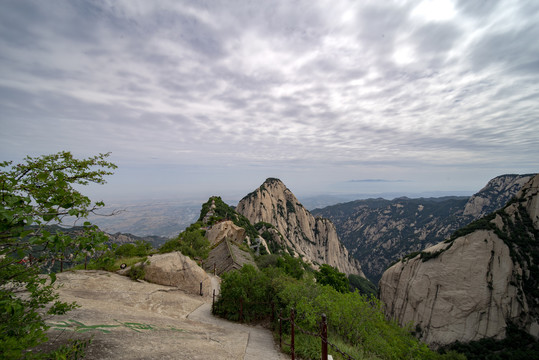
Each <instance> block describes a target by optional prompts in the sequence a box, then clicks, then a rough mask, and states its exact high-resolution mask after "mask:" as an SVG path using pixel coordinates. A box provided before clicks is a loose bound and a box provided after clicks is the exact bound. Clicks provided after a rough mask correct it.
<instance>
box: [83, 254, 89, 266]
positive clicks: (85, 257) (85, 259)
mask: <svg viewBox="0 0 539 360" xmlns="http://www.w3.org/2000/svg"><path fill="white" fill-rule="evenodd" d="M87 263H88V254H86V255H84V270H86V264H87Z"/></svg>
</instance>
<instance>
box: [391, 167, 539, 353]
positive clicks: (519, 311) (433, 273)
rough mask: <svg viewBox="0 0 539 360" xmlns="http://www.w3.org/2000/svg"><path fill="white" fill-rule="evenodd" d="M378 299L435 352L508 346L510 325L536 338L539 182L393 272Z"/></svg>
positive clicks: (399, 264)
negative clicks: (495, 343) (465, 345)
mask: <svg viewBox="0 0 539 360" xmlns="http://www.w3.org/2000/svg"><path fill="white" fill-rule="evenodd" d="M380 299H381V300H382V302H384V303H385V304H386V314H387V316H388V317H390V318H394V319H395V320H397V321H398V322H399V323H400V324H401V325H402V324H405V323H409V322H411V323H412V324H413V326H415V328H416V332H417V335H418V336H419V337H420V338H421V339H422V340H424V341H426V342H427V343H429V344H431V345H433V346H444V345H448V344H451V343H453V342H455V341H460V342H469V341H476V340H480V339H483V338H493V339H503V338H505V336H506V331H507V328H508V327H510V326H512V325H516V326H517V327H518V328H520V329H522V330H524V331H526V332H527V333H528V334H530V335H532V336H533V337H535V339H539V175H536V176H534V177H533V178H532V179H531V180H530V181H528V182H527V183H526V184H525V185H524V186H523V187H522V188H521V189H520V190H519V192H518V194H517V196H516V197H514V198H513V200H511V201H509V202H508V203H507V204H506V205H505V206H504V207H503V208H502V209H500V210H497V211H495V212H492V213H490V214H488V215H486V216H484V217H482V218H480V219H479V220H476V221H474V222H472V223H471V224H469V225H468V226H466V227H464V228H462V229H459V230H458V231H457V232H455V234H454V235H453V236H452V237H451V238H449V239H447V240H445V241H443V242H440V243H438V244H436V245H434V246H431V247H429V248H427V249H424V250H423V251H421V252H420V253H416V254H410V255H409V256H408V257H406V258H404V259H402V260H401V261H399V262H397V263H396V264H394V265H393V266H391V267H390V268H389V269H388V270H386V271H385V272H384V274H383V276H382V279H381V280H380Z"/></svg>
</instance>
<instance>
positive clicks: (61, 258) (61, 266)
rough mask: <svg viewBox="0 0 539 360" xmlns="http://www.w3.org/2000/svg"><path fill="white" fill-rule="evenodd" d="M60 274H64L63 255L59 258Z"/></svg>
mask: <svg viewBox="0 0 539 360" xmlns="http://www.w3.org/2000/svg"><path fill="white" fill-rule="evenodd" d="M60 272H64V255H61V256H60Z"/></svg>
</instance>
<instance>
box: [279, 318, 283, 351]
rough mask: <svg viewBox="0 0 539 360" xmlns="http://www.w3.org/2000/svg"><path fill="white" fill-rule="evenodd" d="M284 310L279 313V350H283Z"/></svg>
mask: <svg viewBox="0 0 539 360" xmlns="http://www.w3.org/2000/svg"><path fill="white" fill-rule="evenodd" d="M282 318H283V310H282V309H281V311H279V349H281V350H283V320H282Z"/></svg>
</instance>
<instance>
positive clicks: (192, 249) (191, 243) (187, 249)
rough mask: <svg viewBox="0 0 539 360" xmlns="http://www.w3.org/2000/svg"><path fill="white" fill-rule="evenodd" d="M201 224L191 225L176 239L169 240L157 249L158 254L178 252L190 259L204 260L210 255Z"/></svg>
mask: <svg viewBox="0 0 539 360" xmlns="http://www.w3.org/2000/svg"><path fill="white" fill-rule="evenodd" d="M200 227H201V223H200V222H196V223H194V224H191V226H189V227H188V228H187V229H185V231H183V232H182V233H181V234H180V235H178V237H177V238H174V239H170V240H168V241H167V242H166V243H164V244H163V245H161V247H160V248H159V253H161V254H164V253H167V252H172V251H180V252H181V253H182V254H183V255H185V256H189V257H190V258H191V259H194V258H201V259H206V258H207V257H208V255H209V253H210V242H209V240H208V239H207V238H206V237H205V236H204V234H205V230H203V229H201V228H200Z"/></svg>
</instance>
